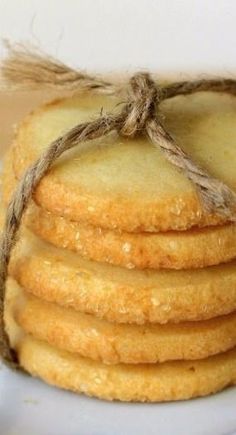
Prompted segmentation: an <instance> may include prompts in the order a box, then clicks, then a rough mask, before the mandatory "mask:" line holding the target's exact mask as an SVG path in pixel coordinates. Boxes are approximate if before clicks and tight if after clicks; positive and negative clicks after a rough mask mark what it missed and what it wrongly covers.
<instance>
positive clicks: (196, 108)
mask: <svg viewBox="0 0 236 435" xmlns="http://www.w3.org/2000/svg"><path fill="white" fill-rule="evenodd" d="M109 98H110V99H109ZM109 98H107V97H97V96H94V98H93V99H91V101H90V99H88V98H87V97H73V98H71V99H67V100H61V101H58V102H56V103H52V104H49V105H47V106H44V107H43V108H40V109H39V110H38V111H36V112H34V113H33V114H31V115H29V116H28V118H27V119H26V120H25V121H24V122H23V123H22V124H21V126H20V127H19V129H18V133H17V136H16V139H15V143H14V145H13V146H12V148H11V150H10V151H9V152H8V155H7V156H6V158H5V164H4V171H3V177H2V179H3V202H4V204H5V205H6V204H7V202H8V201H9V197H10V194H11V192H12V191H13V190H14V187H15V185H16V183H17V179H19V178H20V176H21V174H22V173H23V172H24V170H25V169H26V167H27V166H28V165H29V164H30V163H32V162H33V161H34V160H35V159H36V157H38V156H39V155H40V154H41V152H42V149H44V148H45V147H46V146H47V145H48V144H49V143H50V142H51V141H52V140H53V139H55V138H56V137H57V136H59V134H61V132H63V131H65V130H66V129H68V128H70V127H72V126H73V125H75V124H76V123H77V122H78V121H81V122H82V121H84V120H85V119H87V118H88V117H91V114H93V113H97V110H98V108H99V107H101V106H103V105H105V106H106V105H107V106H108V109H111V108H112V107H113V106H112V105H115V101H114V100H113V98H111V97H109ZM234 106H235V107H234ZM222 107H223V108H222ZM163 113H164V115H165V122H166V123H167V126H168V129H169V130H170V131H171V132H173V134H175V135H176V136H177V139H178V140H179V142H181V144H182V143H183V146H186V147H187V146H188V147H189V151H190V152H191V150H192V154H193V157H195V158H199V159H200V161H204V159H205V160H206V162H207V163H208V164H209V168H207V169H209V171H210V170H211V169H212V171H213V172H214V171H215V172H217V170H216V168H218V164H219V161H220V159H221V157H222V156H221V153H222V146H225V145H224V141H223V139H224V129H226V128H228V130H229V129H230V126H231V130H230V134H229V133H227V134H228V135H229V136H230V137H229V138H228V142H229V143H230V145H229V146H228V149H227V150H226V151H227V152H226V153H225V158H226V161H225V162H224V165H223V169H222V166H221V169H220V171H221V173H220V174H217V173H216V174H215V175H219V176H221V178H224V181H225V182H227V183H228V184H229V185H230V187H233V188H234V189H235V187H236V176H235V174H234V171H233V167H235V166H234V164H235V163H236V157H235V155H236V153H235V145H234V144H235V143H236V131H234V130H235V127H234V126H235V113H236V103H235V101H234V97H229V96H219V95H217V96H215V95H213V94H210V93H209V94H207V93H206V94H203V95H202V94H199V95H195V96H190V97H181V98H176V99H175V101H174V102H173V101H172V102H166V103H165V104H164V106H163ZM203 115H204V116H203ZM227 122H228V124H227V125H226V126H225V123H227ZM206 132H207V134H206ZM229 139H230V140H229ZM204 141H205V142H204ZM207 141H210V142H209V143H207ZM202 142H204V143H202ZM186 144H187V145H186ZM191 147H192V148H191ZM214 147H215V148H214ZM231 148H232V149H231ZM186 149H187V148H186ZM209 150H210V152H211V153H212V155H211V154H210V152H209ZM227 153H228V154H227ZM227 155H228V157H227ZM233 155H234V157H233V160H234V161H233V162H232V156H233ZM209 156H210V157H209ZM212 156H213V157H212ZM211 165H212V166H211ZM227 165H228V166H227ZM224 167H225V169H224ZM124 174H125V175H126V176H125V175H124ZM227 177H228V178H227ZM235 258H236V225H234V224H232V223H227V222H224V221H222V219H221V218H219V217H217V216H215V215H211V214H208V213H207V212H205V211H204V210H203V208H202V205H201V202H200V200H199V198H198V195H197V193H196V192H195V190H194V188H193V186H192V185H191V183H190V182H189V181H188V180H185V177H184V175H183V174H180V173H179V172H178V171H177V170H176V169H175V168H173V167H171V165H170V164H169V163H167V162H165V160H164V158H163V156H162V155H161V153H158V151H157V150H154V149H153V148H152V146H151V145H150V144H148V143H147V141H146V140H145V139H137V140H129V141H128V140H123V139H120V138H116V137H109V138H108V139H107V138H106V139H104V144H103V143H102V142H101V141H100V142H98V143H97V144H92V145H91V146H90V145H89V146H88V148H87V147H86V146H85V147H84V149H82V151H81V150H80V149H79V150H76V151H73V152H69V153H67V154H66V155H65V156H63V157H62V158H61V160H60V161H59V162H58V163H56V164H55V165H54V167H53V169H52V171H51V172H50V173H49V174H48V175H47V176H46V177H45V178H44V179H43V181H42V182H41V183H40V186H39V187H38V189H37V190H36V192H35V195H34V200H32V201H31V204H30V206H29V208H28V210H27V213H26V215H25V217H24V222H23V225H22V228H21V232H20V237H19V240H18V242H17V246H16V248H15V249H14V253H13V256H12V259H11V263H10V267H9V279H8V283H7V298H6V306H5V322H6V327H7V331H8V334H9V336H10V341H11V345H12V347H14V348H15V349H16V351H17V354H18V358H19V362H20V364H21V366H22V367H24V369H25V370H26V371H28V372H29V373H31V374H32V375H35V376H38V377H40V378H42V379H44V380H45V381H46V382H48V383H50V384H53V385H57V386H59V387H62V388H66V389H70V390H73V391H76V392H82V393H85V394H87V395H92V396H96V397H100V398H104V399H107V400H112V399H117V400H122V401H150V402H151V401H169V400H181V399H189V398H192V397H197V396H204V395H208V394H211V393H214V392H216V391H219V390H221V389H223V388H224V387H226V386H229V385H232V384H234V383H236V260H234V259H235Z"/></svg>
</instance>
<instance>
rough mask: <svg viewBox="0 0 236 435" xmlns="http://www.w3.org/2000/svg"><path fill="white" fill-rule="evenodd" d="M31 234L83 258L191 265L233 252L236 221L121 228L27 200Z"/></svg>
mask: <svg viewBox="0 0 236 435" xmlns="http://www.w3.org/2000/svg"><path fill="white" fill-rule="evenodd" d="M25 223H26V225H27V226H28V228H29V229H30V230H32V231H33V232H34V233H35V234H36V235H38V236H39V237H41V238H42V239H44V240H45V241H48V242H50V243H52V244H53V245H55V246H57V247H63V248H67V249H70V250H72V251H75V252H78V253H79V254H80V255H82V256H83V257H85V258H88V259H91V260H94V261H99V262H106V263H111V264H115V265H118V266H123V267H126V268H128V269H133V268H135V267H136V268H139V269H146V268H149V269H162V268H165V269H191V268H201V267H206V266H212V265H216V264H220V263H224V262H227V261H230V260H232V259H234V258H235V257H236V225H235V224H231V225H229V224H228V225H222V226H214V227H209V228H202V229H195V230H193V229H191V230H188V231H178V232H177V231H168V232H166V233H139V234H134V233H124V232H117V231H112V230H105V229H101V228H96V227H93V226H91V225H90V226H88V225H83V224H80V223H77V222H72V221H68V220H67V219H65V218H63V217H59V216H56V215H53V214H52V213H50V212H47V211H45V210H43V209H42V208H41V207H38V206H36V205H35V204H32V205H31V207H30V208H29V210H28V213H27V217H26V220H25Z"/></svg>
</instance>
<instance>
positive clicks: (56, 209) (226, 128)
mask: <svg viewBox="0 0 236 435" xmlns="http://www.w3.org/2000/svg"><path fill="white" fill-rule="evenodd" d="M117 102H118V100H117V99H116V98H113V97H111V96H106V97H105V96H91V95H89V96H87V95H85V96H79V97H78V96H77V97H73V98H69V99H64V100H60V101H56V102H53V103H51V104H48V105H45V106H43V107H42V108H40V109H39V110H36V111H35V112H34V113H33V114H31V115H30V116H28V117H27V118H26V119H25V120H24V121H23V122H22V124H21V125H20V127H19V131H18V134H17V136H16V144H15V149H14V168H15V171H16V175H17V177H20V175H21V174H22V173H23V172H24V171H25V169H26V168H27V167H28V166H29V165H30V164H31V163H32V162H34V161H35V160H36V159H37V158H38V157H39V156H40V155H41V154H42V152H43V151H44V150H45V149H46V147H47V146H48V145H49V144H50V143H51V142H52V141H53V140H54V139H56V138H58V136H60V135H61V134H63V133H64V132H66V131H67V130H68V129H70V128H71V127H73V126H75V125H76V124H78V123H80V122H84V121H88V120H91V119H94V117H96V116H99V113H100V111H101V108H103V111H104V112H106V111H110V110H111V109H113V108H115V107H116V105H117ZM116 110H120V106H118V107H116ZM160 116H161V117H162V119H163V124H164V125H165V127H166V128H167V130H168V131H169V132H170V133H171V134H172V135H173V136H174V138H175V139H176V141H177V143H179V144H180V145H181V147H182V148H183V149H184V150H185V151H186V152H187V153H188V154H189V155H190V156H191V157H192V158H193V159H194V161H196V162H197V163H198V164H200V165H202V166H203V167H204V169H206V170H207V171H208V172H209V173H210V174H211V175H212V176H214V177H217V178H219V179H220V180H222V181H223V182H225V183H226V184H227V185H228V186H229V187H230V188H232V189H234V190H236V172H235V167H236V128H235V122H236V99H235V97H234V96H229V95H224V94H222V95H219V94H214V93H211V92H205V93H197V94H195V95H191V96H185V97H183V96H180V97H176V98H173V99H170V100H166V101H165V102H163V103H162V104H161V106H160ZM35 200H36V201H37V203H38V204H39V205H41V206H42V207H44V208H46V209H47V210H49V211H51V212H52V213H54V214H58V215H60V216H64V217H66V218H67V219H71V220H74V221H83V222H86V223H88V224H92V225H94V226H97V227H104V228H110V229H114V228H117V229H120V230H123V231H128V232H133V231H137V232H141V231H151V232H156V231H166V230H185V229H187V228H190V227H192V226H208V225H215V224H217V223H220V222H222V219H223V218H219V217H217V216H212V215H210V214H209V213H208V212H206V211H205V210H203V206H202V204H201V201H200V199H199V196H198V194H197V192H196V189H195V188H194V186H193V185H192V183H191V182H190V181H189V180H188V179H187V178H186V176H185V175H184V174H183V173H181V172H180V171H179V170H178V169H177V168H176V167H174V166H173V165H171V164H170V163H169V162H167V161H166V159H165V157H164V156H163V155H162V153H161V151H160V150H158V149H155V147H154V146H153V145H152V144H150V143H149V142H148V140H147V139H144V138H138V139H132V140H131V139H125V138H123V137H118V136H117V135H115V134H110V135H108V136H107V137H106V138H102V139H100V140H96V141H92V142H90V143H85V144H82V145H81V146H78V147H77V148H75V149H73V150H71V151H68V152H66V153H65V155H63V156H62V157H61V158H60V159H59V160H58V162H56V164H54V166H53V169H52V170H51V171H50V173H49V174H48V175H47V176H46V177H44V179H43V180H42V181H41V183H40V185H39V186H38V188H37V190H36V192H35Z"/></svg>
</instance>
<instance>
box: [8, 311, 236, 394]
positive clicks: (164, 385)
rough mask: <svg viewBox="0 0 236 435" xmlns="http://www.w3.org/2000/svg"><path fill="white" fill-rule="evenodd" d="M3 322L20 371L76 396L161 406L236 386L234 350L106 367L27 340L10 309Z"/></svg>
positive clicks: (29, 339) (40, 342)
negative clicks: (194, 358) (199, 357)
mask: <svg viewBox="0 0 236 435" xmlns="http://www.w3.org/2000/svg"><path fill="white" fill-rule="evenodd" d="M5 322H6V327H7V331H8V334H9V336H10V341H11V345H12V346H13V347H14V348H15V349H16V351H17V354H18V358H19V363H20V365H21V367H23V368H24V369H25V370H26V371H27V372H29V373H30V374H31V375H33V376H37V377H39V378H41V379H43V380H44V381H46V382H47V383H49V384H52V385H55V386H58V387H61V388H64V389H68V390H72V391H74V392H76V393H85V394H86V395H89V396H95V397H98V398H101V399H106V400H121V401H136V402H161V401H172V400H185V399H190V398H193V397H198V396H206V395H209V394H212V393H215V392H217V391H219V390H222V389H223V388H225V387H227V386H229V385H233V384H235V383H236V348H234V349H233V350H230V351H228V352H226V353H223V354H220V355H217V356H213V357H210V358H207V359H202V360H198V361H176V362H173V361H172V362H166V363H161V364H139V365H132V364H130V365H125V364H117V365H106V364H104V363H101V362H97V361H93V360H90V359H88V358H84V357H80V356H78V355H76V354H73V353H69V352H67V351H62V350H58V349H56V348H54V347H52V346H50V345H48V344H46V343H44V342H43V341H39V340H35V339H33V338H31V337H30V336H27V335H24V334H23V332H22V331H21V330H20V328H18V326H17V325H16V324H15V322H14V320H13V318H12V315H11V310H10V308H9V310H8V312H5Z"/></svg>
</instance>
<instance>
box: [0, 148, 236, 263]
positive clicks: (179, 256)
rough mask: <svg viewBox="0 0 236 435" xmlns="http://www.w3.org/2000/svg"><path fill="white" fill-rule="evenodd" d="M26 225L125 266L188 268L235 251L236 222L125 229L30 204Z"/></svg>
mask: <svg viewBox="0 0 236 435" xmlns="http://www.w3.org/2000/svg"><path fill="white" fill-rule="evenodd" d="M11 152H12V151H11V150H10V153H9V156H8V157H7V161H6V162H5V166H4V177H3V194H4V201H5V203H7V202H8V201H9V197H10V194H11V191H12V190H14V186H15V185H16V180H15V179H14V174H13V173H12V161H11ZM25 223H26V225H27V226H28V227H29V228H30V229H31V230H32V231H33V232H35V233H36V234H38V235H39V236H40V237H41V238H43V239H44V240H47V241H49V242H51V243H53V244H54V245H56V246H59V247H64V248H68V249H71V250H73V251H76V252H78V253H79V254H80V255H82V256H83V257H86V258H90V259H92V260H95V261H103V262H108V263H111V264H116V265H120V266H123V267H127V268H134V267H137V268H140V269H143V268H154V269H158V268H169V269H187V268H197V267H205V266H211V265H214V264H219V263H223V262H226V261H229V260H231V259H233V258H235V257H236V225H235V224H231V225H229V224H228V225H222V226H212V227H209V228H202V229H191V230H188V231H178V232H177V231H169V232H166V233H147V232H146V233H138V234H137V233H136V234H134V233H127V232H120V231H117V230H106V229H102V228H96V227H94V226H92V225H85V224H81V223H78V222H72V221H69V220H67V219H65V218H63V217H59V216H56V215H53V214H52V213H50V212H47V211H46V210H44V209H43V208H41V207H38V206H36V205H35V204H33V203H32V205H31V206H30V207H29V209H28V213H27V217H26V219H25Z"/></svg>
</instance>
